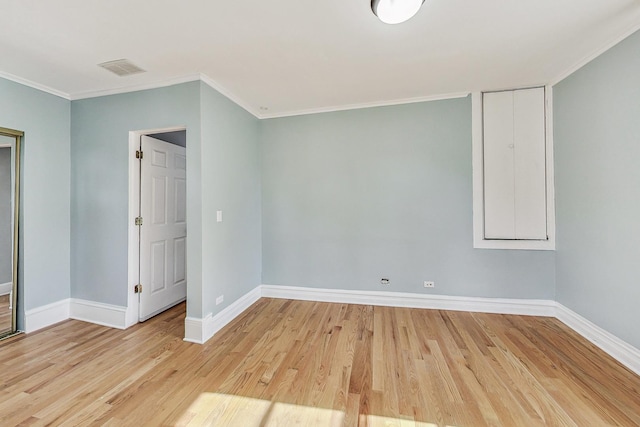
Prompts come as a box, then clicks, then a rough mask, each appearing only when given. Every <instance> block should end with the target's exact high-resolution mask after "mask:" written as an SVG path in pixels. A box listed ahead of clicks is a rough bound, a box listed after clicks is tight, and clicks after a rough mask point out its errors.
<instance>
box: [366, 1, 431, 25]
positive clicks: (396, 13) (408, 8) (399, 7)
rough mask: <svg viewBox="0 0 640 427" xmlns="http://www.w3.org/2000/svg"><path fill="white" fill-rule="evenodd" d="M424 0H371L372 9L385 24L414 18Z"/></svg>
mask: <svg viewBox="0 0 640 427" xmlns="http://www.w3.org/2000/svg"><path fill="white" fill-rule="evenodd" d="M422 3H424V0H371V10H372V11H373V13H375V15H376V16H377V17H378V18H379V19H380V20H381V21H382V22H384V23H385V24H399V23H401V22H404V21H406V20H408V19H410V18H412V17H413V16H414V15H415V14H416V13H418V11H419V10H420V7H421V6H422Z"/></svg>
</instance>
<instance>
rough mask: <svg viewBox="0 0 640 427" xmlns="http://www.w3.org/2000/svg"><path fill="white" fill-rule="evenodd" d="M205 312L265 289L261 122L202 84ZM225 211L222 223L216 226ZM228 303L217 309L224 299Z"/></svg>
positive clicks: (203, 279) (203, 299)
mask: <svg viewBox="0 0 640 427" xmlns="http://www.w3.org/2000/svg"><path fill="white" fill-rule="evenodd" d="M201 102H202V104H201V105H202V110H201V117H202V119H201V120H202V185H203V191H202V240H203V242H202V261H203V263H202V283H203V296H202V301H203V314H204V315H205V316H206V315H207V314H208V313H214V314H215V313H216V312H219V311H220V310H222V309H223V308H225V307H226V306H228V305H229V304H231V303H233V302H234V301H236V300H237V299H238V298H240V297H241V296H243V295H245V294H246V293H247V292H249V291H251V290H252V289H254V288H255V287H257V286H258V285H260V273H261V252H260V249H261V247H260V239H261V235H260V152H259V147H258V119H256V118H255V117H254V116H252V115H251V114H249V113H248V112H246V111H245V110H243V109H242V108H240V107H238V106H237V105H236V104H234V103H233V102H231V101H230V100H229V99H227V98H225V97H224V96H222V95H220V94H219V93H218V92H216V91H215V90H213V89H211V88H210V87H209V86H207V85H206V84H204V83H203V84H202V98H201ZM217 210H221V211H222V215H223V221H222V222H216V211H217ZM220 295H224V303H223V304H220V305H218V306H216V305H215V300H216V298H217V297H218V296H220Z"/></svg>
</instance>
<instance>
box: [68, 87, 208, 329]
mask: <svg viewBox="0 0 640 427" xmlns="http://www.w3.org/2000/svg"><path fill="white" fill-rule="evenodd" d="M71 124H72V126H71V145H72V154H71V219H72V228H71V296H72V297H74V298H80V299H85V300H89V301H95V302H100V303H106V304H114V305H119V306H126V305H127V289H128V287H127V283H128V276H127V268H128V254H127V248H128V240H127V239H128V237H127V233H128V225H129V218H128V215H129V211H128V202H129V187H128V182H129V181H128V180H129V155H128V154H129V151H128V150H129V131H136V130H146V129H158V128H167V127H176V126H186V128H187V174H188V175H187V187H188V188H187V215H188V218H187V221H188V223H189V242H188V245H189V246H188V253H189V256H188V265H187V268H188V282H189V286H188V287H189V292H190V294H189V297H191V298H190V300H189V301H190V302H193V306H191V305H190V306H189V307H188V310H189V311H190V315H193V316H197V317H200V315H201V313H200V310H199V307H200V305H201V304H200V299H201V296H200V295H201V291H200V276H201V275H200V266H201V264H200V256H201V251H202V250H201V246H200V237H199V236H200V232H201V224H200V220H199V216H198V211H199V206H200V197H201V195H200V192H199V188H200V175H199V174H200V83H199V82H192V83H185V84H181V85H176V86H171V87H165V88H160V89H153V90H145V91H140V92H132V93H126V94H121V95H112V96H104V97H100V98H91V99H84V100H78V101H73V102H72V103H71ZM191 311H193V313H191Z"/></svg>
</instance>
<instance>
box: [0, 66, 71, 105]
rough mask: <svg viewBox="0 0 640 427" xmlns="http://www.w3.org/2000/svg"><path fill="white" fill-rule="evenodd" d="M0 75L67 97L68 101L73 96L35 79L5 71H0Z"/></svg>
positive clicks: (33, 87) (51, 93) (42, 90)
mask: <svg viewBox="0 0 640 427" xmlns="http://www.w3.org/2000/svg"><path fill="white" fill-rule="evenodd" d="M0 77H1V78H3V79H5V80H10V81H12V82H14V83H18V84H21V85H23V86H27V87H30V88H32V89H36V90H39V91H41V92H46V93H48V94H50V95H55V96H58V97H60V98H64V99H66V100H68V101H69V100H71V97H70V96H69V94H68V93H64V92H62V91H59V90H57V89H54V88H52V87H49V86H45V85H43V84H40V83H36V82H34V81H31V80H27V79H24V78H22V77H18V76H15V75H13V74H10V73H5V72H4V71H0Z"/></svg>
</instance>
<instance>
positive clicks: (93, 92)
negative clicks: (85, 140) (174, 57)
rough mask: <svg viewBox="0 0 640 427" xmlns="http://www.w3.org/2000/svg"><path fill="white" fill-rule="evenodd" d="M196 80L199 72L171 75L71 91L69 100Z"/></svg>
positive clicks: (198, 78) (198, 77)
mask: <svg viewBox="0 0 640 427" xmlns="http://www.w3.org/2000/svg"><path fill="white" fill-rule="evenodd" d="M198 80H200V75H199V74H187V75H184V76H179V77H172V78H170V79H165V80H160V81H156V82H152V83H143V84H138V85H131V86H122V87H118V88H113V89H104V90H91V91H86V92H78V93H73V94H71V96H70V99H71V101H77V100H80V99H87V98H99V97H101V96H109V95H119V94H123V93H129V92H138V91H141V90H148V89H158V88H161V87H167V86H173V85H177V84H181V83H189V82H194V81H198Z"/></svg>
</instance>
